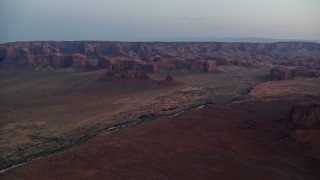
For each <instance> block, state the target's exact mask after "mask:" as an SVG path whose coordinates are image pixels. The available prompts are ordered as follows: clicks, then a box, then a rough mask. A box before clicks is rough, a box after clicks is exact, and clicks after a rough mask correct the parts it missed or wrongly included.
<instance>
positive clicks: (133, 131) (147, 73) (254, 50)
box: [0, 41, 320, 179]
mask: <svg viewBox="0 0 320 180" xmlns="http://www.w3.org/2000/svg"><path fill="white" fill-rule="evenodd" d="M319 78H320V44H318V43H311V42H277V43H245V42H243V43H240V42H239V43H224V42H108V41H107V42H104V41H33V42H12V43H5V44H0V86H1V88H0V98H1V102H0V170H1V172H2V173H1V174H0V178H4V179H21V178H23V179H37V178H39V177H42V178H45V179H52V178H53V179H55V178H56V179H70V178H73V179H79V178H80V179H81V178H84V179H105V178H108V179H124V178H136V179H157V178H158V179H177V178H178V179H179V178H180V179H181V178H182V179H210V177H217V178H218V179H235V178H236V177H237V178H240V179H248V178H250V177H254V179H318V178H319V177H320V174H319V172H320V169H319V167H320V166H319V163H320V161H319V159H320V154H319V152H320V141H319V139H320V138H319V137H320V130H319V127H320V124H319V123H320V114H319V113H320V111H319V109H320V108H319V107H320V99H319V97H320V80H319ZM24 163H25V164H24ZM22 164H23V165H22ZM20 165H21V166H20ZM16 166H19V167H16ZM199 174H201V175H202V176H201V177H200V176H199Z"/></svg>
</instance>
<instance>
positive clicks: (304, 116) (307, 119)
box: [287, 102, 320, 129]
mask: <svg viewBox="0 0 320 180" xmlns="http://www.w3.org/2000/svg"><path fill="white" fill-rule="evenodd" d="M287 120H289V121H291V122H293V123H294V124H295V125H296V126H298V127H300V128H307V129H320V104H319V103H313V102H302V103H299V104H297V105H295V106H293V107H292V108H291V110H290V111H289V112H288V115H287Z"/></svg>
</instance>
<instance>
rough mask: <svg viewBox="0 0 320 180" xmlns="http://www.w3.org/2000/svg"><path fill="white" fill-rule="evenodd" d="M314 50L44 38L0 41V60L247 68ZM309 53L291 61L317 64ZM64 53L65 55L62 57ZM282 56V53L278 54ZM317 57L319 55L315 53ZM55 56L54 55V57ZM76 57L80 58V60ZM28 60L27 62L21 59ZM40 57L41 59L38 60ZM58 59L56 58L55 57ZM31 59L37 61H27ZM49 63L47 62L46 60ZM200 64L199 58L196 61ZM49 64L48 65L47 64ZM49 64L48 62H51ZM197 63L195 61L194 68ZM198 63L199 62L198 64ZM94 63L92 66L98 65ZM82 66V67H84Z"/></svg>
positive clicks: (313, 46)
mask: <svg viewBox="0 0 320 180" xmlns="http://www.w3.org/2000/svg"><path fill="white" fill-rule="evenodd" d="M300 50H301V51H303V52H313V53H310V54H311V55H312V54H316V52H318V51H320V44H317V43H307V42H306V43H302V42H287V43H285V42H284V43H270V44H268V43H219V42H212V43H209V42H206V43H197V42H185V43H182V42H179V43H178V42H171V43H169V42H166V43H165V42H149V43H148V42H95V41H70V42H68V41H59V42H56V41H47V42H46V41H43V42H39V41H36V42H15V43H6V44H0V62H6V63H4V64H8V63H9V64H10V63H11V65H13V66H18V65H19V67H21V65H23V64H24V65H25V66H29V67H30V66H31V67H37V66H38V64H41V66H40V68H36V69H41V67H42V66H45V65H48V59H47V58H46V56H49V55H57V54H60V55H61V56H60V57H58V56H57V57H55V58H56V59H59V58H62V59H68V58H69V57H68V56H72V55H73V54H77V55H80V54H81V55H82V56H81V57H80V56H77V57H72V58H73V59H74V58H75V59H77V60H75V61H73V62H72V63H71V65H70V63H68V60H64V61H65V62H60V63H59V62H57V64H55V65H53V66H54V67H53V68H54V69H59V68H65V67H72V68H83V67H87V66H88V67H89V68H88V69H91V67H90V66H89V65H88V61H87V60H85V59H86V58H85V57H84V56H86V57H88V58H89V59H90V58H91V57H100V56H105V57H108V58H110V59H114V58H116V59H117V58H119V57H121V58H128V59H134V60H141V61H143V62H145V63H146V64H148V67H147V68H148V71H150V72H157V71H159V70H167V69H187V68H190V66H192V64H194V63H196V62H197V61H199V60H209V61H212V60H214V61H215V62H216V63H215V65H216V66H221V65H226V66H228V65H233V66H241V67H247V68H258V67H259V66H260V62H259V61H261V59H263V58H267V59H268V58H269V59H268V60H269V61H270V58H271V61H272V60H275V61H277V60H279V58H280V57H276V56H274V52H281V53H280V54H281V55H282V54H285V56H284V57H288V58H289V59H288V61H285V62H284V63H288V62H289V61H290V58H292V54H290V53H296V52H297V51H300ZM311 55H310V56H308V57H299V60H296V61H297V62H296V63H294V64H297V63H298V64H310V66H313V65H316V64H318V61H316V60H305V61H304V60H303V59H308V58H309V59H310V58H311ZM62 56H66V57H62ZM281 58H282V57H281ZM316 58H319V57H316ZM32 59H34V60H32ZM53 59H54V58H53ZM79 59H82V60H81V61H82V62H81V63H79V61H80V60H79ZM26 61H29V62H27V63H24V62H26ZM40 61H43V62H40ZM57 61H59V60H57ZM30 62H35V63H36V62H37V63H36V64H34V65H33V64H32V65H30ZM49 64H50V63H49ZM199 64H201V62H200V63H199ZM207 65H208V66H207V67H208V68H207V69H206V68H204V69H202V70H201V69H199V67H198V68H196V69H198V70H201V71H207V72H211V71H213V68H211V67H214V66H213V64H212V63H211V64H210V62H208V63H207ZM48 66H49V65H48ZM50 66H51V65H50ZM196 66H197V65H196V64H195V66H194V68H195V67H196ZM200 66H201V65H200ZM99 68H100V65H99V66H98V67H95V68H93V69H99ZM84 69H85V68H84Z"/></svg>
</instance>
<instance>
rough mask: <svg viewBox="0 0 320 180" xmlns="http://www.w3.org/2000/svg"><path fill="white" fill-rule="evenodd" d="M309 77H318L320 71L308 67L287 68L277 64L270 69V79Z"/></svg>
mask: <svg viewBox="0 0 320 180" xmlns="http://www.w3.org/2000/svg"><path fill="white" fill-rule="evenodd" d="M298 76H300V77H309V78H318V77H320V71H319V70H314V69H306V68H303V67H297V68H287V67H284V66H276V67H273V68H272V69H271V70H270V74H269V79H270V80H288V79H293V78H294V77H298Z"/></svg>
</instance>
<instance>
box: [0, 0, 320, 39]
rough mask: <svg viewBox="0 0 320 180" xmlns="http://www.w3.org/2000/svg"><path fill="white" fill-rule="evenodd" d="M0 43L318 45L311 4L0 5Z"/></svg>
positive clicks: (137, 1)
mask: <svg viewBox="0 0 320 180" xmlns="http://www.w3.org/2000/svg"><path fill="white" fill-rule="evenodd" d="M0 5H1V6H0V24H1V29H0V42H1V43H4V42H14V41H49V40H52V41H81V40H93V41H177V40H179V39H182V40H183V39H184V40H188V39H189V40H190V39H195V40H199V39H200V40H201V39H204V41H205V40H207V39H223V38H227V39H228V38H229V39H232V38H234V39H237V38H239V39H241V38H267V39H275V40H278V39H280V40H308V41H319V40H320V32H319V29H320V13H319V11H318V9H317V7H320V1H317V0H304V1H302V0H277V1H276V0H272V1H263V0H241V1H237V2H235V1H232V0H226V1H223V2H221V1H217V0H198V1H195V0H170V1H169V0H163V1H150V0H118V1H110V0H106V1H102V0H93V1H85V0H77V1H75V0H69V1H63V0H57V1H46V0H29V1H22V0H3V1H1V2H0Z"/></svg>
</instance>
